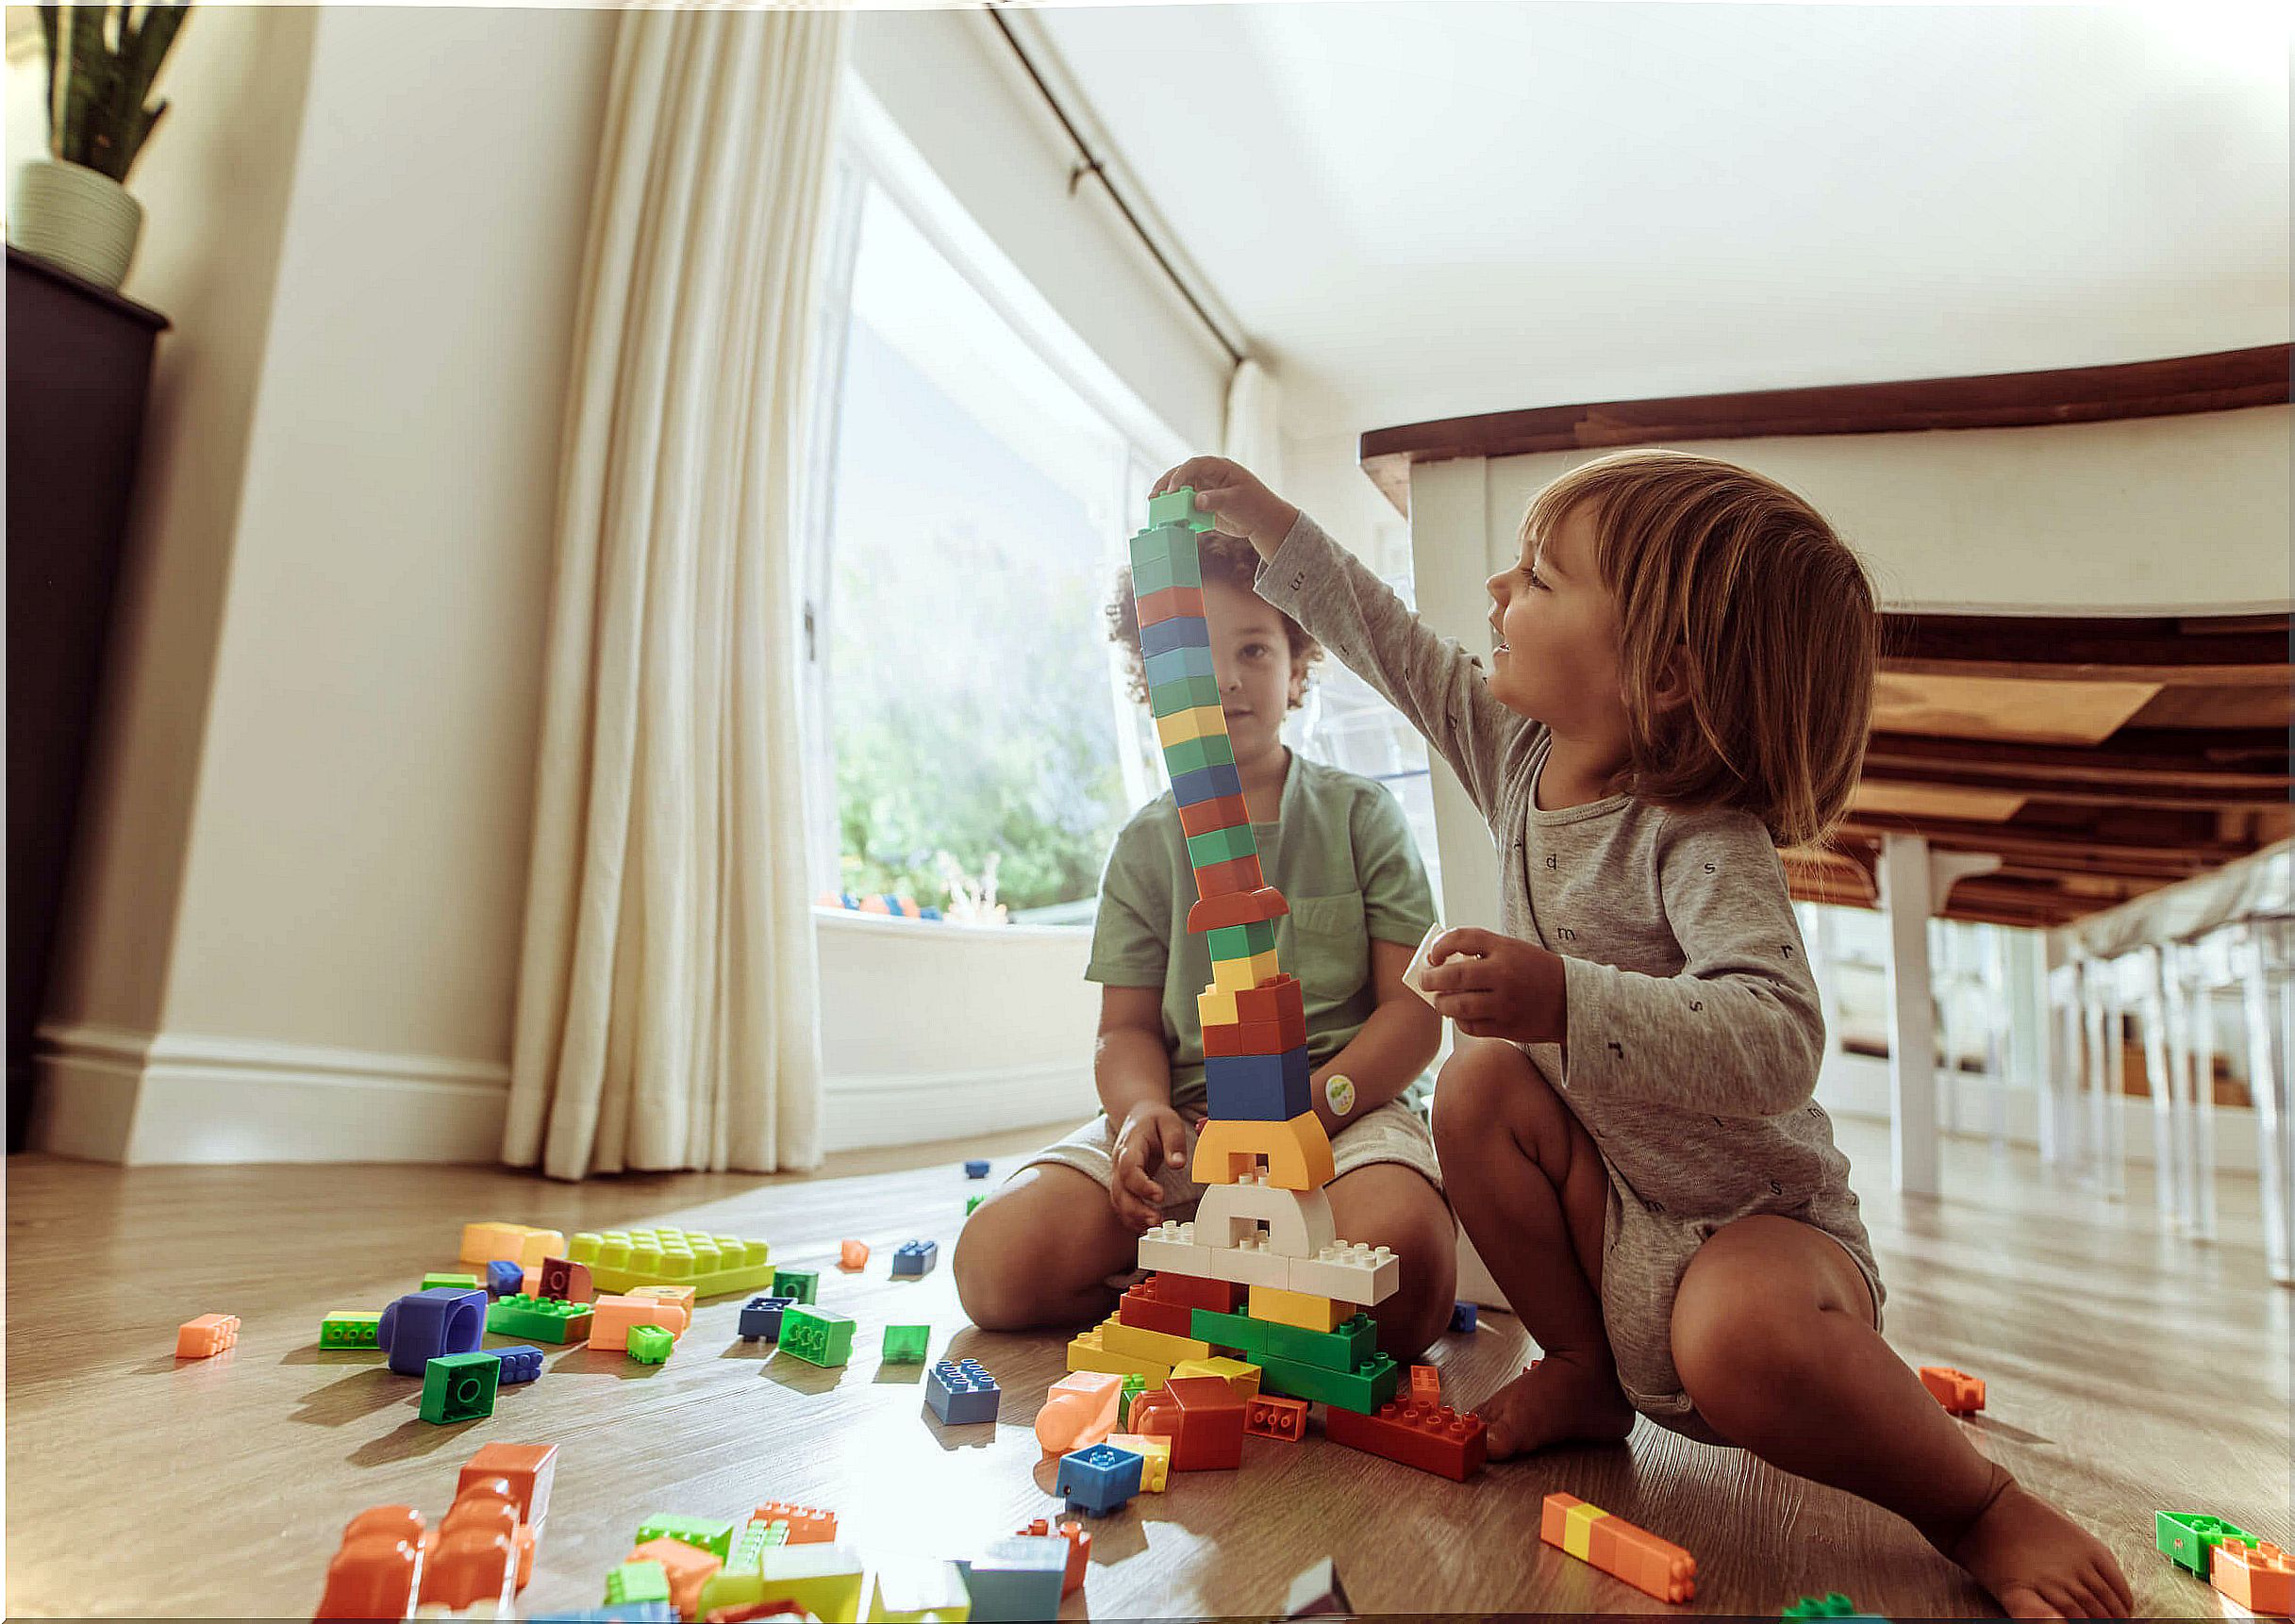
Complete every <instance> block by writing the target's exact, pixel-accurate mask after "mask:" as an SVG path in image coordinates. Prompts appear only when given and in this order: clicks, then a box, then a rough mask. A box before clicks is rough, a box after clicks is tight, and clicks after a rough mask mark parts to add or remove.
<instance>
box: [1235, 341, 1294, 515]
mask: <svg viewBox="0 0 2295 1624" xmlns="http://www.w3.org/2000/svg"><path fill="white" fill-rule="evenodd" d="M1220 455H1221V456H1226V457H1232V458H1234V459H1235V460H1236V461H1237V462H1239V463H1241V464H1242V465H1243V466H1244V467H1245V468H1248V469H1250V470H1251V472H1254V473H1256V474H1257V475H1258V476H1259V478H1260V479H1261V480H1263V481H1264V482H1265V483H1266V484H1267V486H1268V488H1269V489H1272V490H1280V489H1283V392H1282V389H1280V388H1279V387H1278V386H1277V384H1276V383H1275V374H1274V373H1271V372H1269V371H1268V370H1267V369H1266V368H1265V367H1264V366H1261V365H1260V364H1259V363H1258V362H1257V361H1256V360H1255V359H1253V358H1251V357H1249V356H1246V357H1244V358H1243V359H1242V360H1240V361H1239V362H1237V363H1236V369H1235V372H1234V373H1233V374H1232V375H1231V376H1229V378H1228V380H1227V432H1226V434H1225V435H1224V437H1222V440H1221V444H1220Z"/></svg>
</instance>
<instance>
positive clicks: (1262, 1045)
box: [1204, 1014, 1306, 1055]
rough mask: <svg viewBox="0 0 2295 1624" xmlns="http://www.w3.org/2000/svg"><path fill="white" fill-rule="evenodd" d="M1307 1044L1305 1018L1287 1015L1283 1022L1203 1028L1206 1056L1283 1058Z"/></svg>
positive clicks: (1273, 1021) (1266, 1021) (1246, 1023)
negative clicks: (1277, 1056)
mask: <svg viewBox="0 0 2295 1624" xmlns="http://www.w3.org/2000/svg"><path fill="white" fill-rule="evenodd" d="M1305 1042H1306V1017H1305V1015H1304V1014H1300V1015H1296V1016H1292V1015H1286V1016H1285V1017H1284V1018H1283V1019H1281V1020H1253V1021H1247V1022H1245V1023H1243V1024H1241V1025H1226V1024H1223V1023H1222V1024H1214V1025H1211V1026H1206V1027H1205V1028H1204V1052H1205V1053H1206V1054H1207V1055H1208V1054H1219V1055H1235V1054H1281V1053H1282V1052H1284V1051H1286V1050H1289V1049H1297V1048H1300V1047H1301V1046H1303V1045H1304V1044H1305Z"/></svg>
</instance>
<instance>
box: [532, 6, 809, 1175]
mask: <svg viewBox="0 0 2295 1624" xmlns="http://www.w3.org/2000/svg"><path fill="white" fill-rule="evenodd" d="M847 21H848V20H847V18H846V17H845V16H844V15H843V14H842V13H841V12H839V11H822V10H790V11H775V10H763V9H756V10H750V9H742V10H684V9H667V8H664V9H641V10H631V11H626V12H624V14H623V16H622V18H621V22H620V30H621V31H620V35H619V37H618V40H617V42H616V44H615V48H614V61H613V71H612V76H611V81H610V84H609V87H608V91H607V113H606V129H605V135H604V140H603V141H602V143H601V147H600V153H599V163H598V176H597V182H596V186H595V190H594V191H593V192H592V194H591V199H590V237H589V242H588V245H587V249H586V258H585V262H584V265H583V268H582V289H581V299H580V306H579V315H578V318H577V323H576V327H575V333H574V370H573V375H572V379H571V383H570V398H569V401H568V406H567V412H566V420H565V429H564V434H563V439H562V441H561V445H560V452H559V489H558V501H557V579H556V582H555V586H554V590H553V599H552V604H551V618H550V639H549V653H548V666H547V670H546V671H545V693H544V699H543V717H542V737H541V746H540V765H539V769H538V788H537V804H536V808H535V824H534V850H533V857H532V871H531V874H530V877H529V880H528V892H527V901H526V920H525V941H524V956H523V959H522V961H521V964H520V969H519V986H518V1018H517V1033H516V1037H515V1041H514V1049H513V1052H512V1055H511V1080H510V1106H509V1117H508V1121H507V1127H506V1129H505V1132H504V1137H503V1159H504V1160H505V1161H507V1162H509V1163H511V1164H512V1165H514V1166H519V1167H531V1166H534V1165H536V1164H540V1167H541V1168H542V1169H543V1170H544V1171H545V1172H547V1173H549V1174H550V1175H551V1176H553V1177H556V1178H566V1179H578V1178H581V1177H583V1176H585V1175H586V1174H589V1173H593V1172H615V1171H620V1170H622V1169H623V1168H741V1169H744V1170H756V1171H765V1170H770V1169H773V1168H791V1167H795V1168H804V1167H811V1166H814V1165H816V1164H817V1163H818V1162H819V1161H820V1154H821V1098H820V1095H821V1044H820V1032H819V1024H818V1008H819V1000H818V996H817V992H818V985H819V969H818V965H817V962H816V958H815V953H814V943H813V928H812V918H811V908H810V903H809V898H808V895H807V871H806V828H807V822H806V807H805V799H804V797H805V789H804V786H805V782H806V774H805V772H804V771H803V765H804V762H803V752H802V750H801V748H800V741H799V738H798V737H797V733H796V722H797V718H798V717H799V715H800V714H801V712H800V706H799V704H798V691H799V689H798V678H799V662H800V659H801V651H802V649H803V642H802V638H801V631H800V627H801V623H802V616H803V611H802V605H801V602H800V599H801V592H802V588H801V579H802V577H801V572H799V570H798V569H797V567H796V560H797V556H798V551H799V549H798V539H797V535H796V522H795V513H796V510H797V500H796V494H797V493H796V489H795V486H796V481H797V479H798V478H799V476H800V471H801V469H802V467H803V459H802V456H801V451H802V440H803V430H804V424H805V420H806V407H807V393H808V383H807V374H808V372H809V370H810V361H811V356H810V355H809V352H810V350H811V348H812V343H811V340H812V336H813V330H814V326H815V323H816V307H817V299H818V282H819V260H820V255H819V253H818V252H817V247H818V241H819V238H820V235H821V232H822V216H823V203H824V197H825V194H826V191H827V182H828V171H829V163H830V156H831V143H830V131H831V122H832V118H833V115H834V110H835V108H836V104H837V91H838V83H839V78H840V74H841V71H842V66H843V58H844V52H845V41H846V35H847Z"/></svg>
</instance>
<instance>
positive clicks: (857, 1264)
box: [837, 1240, 869, 1274]
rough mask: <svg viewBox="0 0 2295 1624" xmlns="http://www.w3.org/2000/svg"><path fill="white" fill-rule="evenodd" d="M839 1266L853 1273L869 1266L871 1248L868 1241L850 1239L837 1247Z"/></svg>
mask: <svg viewBox="0 0 2295 1624" xmlns="http://www.w3.org/2000/svg"><path fill="white" fill-rule="evenodd" d="M837 1267H838V1268H841V1269H843V1270H844V1271H845V1272H846V1273H847V1274H851V1273H853V1272H855V1271H856V1270H858V1269H863V1268H868V1267H869V1248H868V1245H867V1243H866V1242H863V1241H857V1240H848V1241H844V1242H841V1243H840V1244H839V1246H838V1248H837Z"/></svg>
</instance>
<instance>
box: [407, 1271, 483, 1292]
mask: <svg viewBox="0 0 2295 1624" xmlns="http://www.w3.org/2000/svg"><path fill="white" fill-rule="evenodd" d="M441 1285H451V1286H454V1287H456V1288H457V1290H461V1291H482V1290H484V1289H485V1284H484V1283H483V1282H482V1281H480V1280H479V1278H478V1277H477V1276H476V1275H474V1274H425V1275H424V1276H423V1284H421V1285H419V1286H417V1287H416V1289H417V1290H418V1291H436V1290H437V1289H438V1288H439V1287H440V1286H441Z"/></svg>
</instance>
